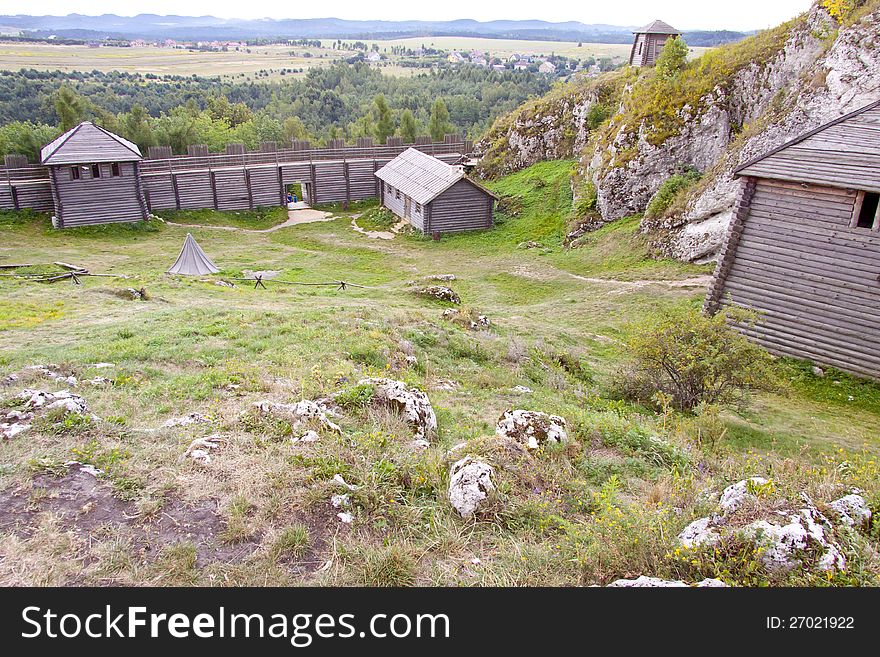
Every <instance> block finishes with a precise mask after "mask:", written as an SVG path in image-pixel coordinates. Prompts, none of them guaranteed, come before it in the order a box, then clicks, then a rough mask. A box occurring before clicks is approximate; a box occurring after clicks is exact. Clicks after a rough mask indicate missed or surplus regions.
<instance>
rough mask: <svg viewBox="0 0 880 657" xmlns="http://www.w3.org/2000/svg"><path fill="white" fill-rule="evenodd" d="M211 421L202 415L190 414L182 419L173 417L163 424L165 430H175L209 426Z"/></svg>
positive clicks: (181, 417)
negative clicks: (194, 426)
mask: <svg viewBox="0 0 880 657" xmlns="http://www.w3.org/2000/svg"><path fill="white" fill-rule="evenodd" d="M210 422H211V420H209V419H208V418H207V417H205V416H204V415H202V414H201V413H189V414H188V415H182V416H180V417H173V418H171V419H169V420H165V422H163V423H162V428H163V429H174V428H176V427H188V426H190V425H192V424H209V423H210Z"/></svg>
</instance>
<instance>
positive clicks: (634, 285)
mask: <svg viewBox="0 0 880 657" xmlns="http://www.w3.org/2000/svg"><path fill="white" fill-rule="evenodd" d="M566 273H568V275H569V276H571V277H572V278H576V279H577V280H579V281H584V282H586V283H597V284H599V285H609V286H611V287H616V288H618V289H620V291H621V292H630V291H632V290H640V289H642V288H643V287H649V286H651V285H665V286H667V287H708V286H709V284H710V283H711V282H712V276H711V275H709V274H704V275H702V276H694V277H693V278H684V279H681V280H670V281H658V280H641V281H620V280H617V279H614V278H590V277H588V276H579V275H577V274H572V273H571V272H566Z"/></svg>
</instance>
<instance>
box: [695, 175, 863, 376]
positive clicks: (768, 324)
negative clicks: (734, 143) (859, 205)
mask: <svg viewBox="0 0 880 657" xmlns="http://www.w3.org/2000/svg"><path fill="white" fill-rule="evenodd" d="M748 184H749V183H747V185H748ZM751 184H753V185H754V192H753V195H752V197H751V199H750V203H749V205H748V208H747V210H746V211H745V213H744V215H745V216H744V218H743V219H742V221H741V222H739V225H737V221H734V222H733V224H732V225H731V233H733V232H736V233H738V235H737V237H736V244H734V245H732V246H731V249H732V252H731V253H730V254H729V255H728V257H727V261H728V262H727V265H726V266H727V270H726V272H721V268H722V265H723V264H724V260H725V257H724V254H722V261H721V262H720V263H719V270H718V271H717V272H716V281H715V283H716V285H717V286H718V290H717V301H716V302H715V303H717V305H718V306H720V307H724V306H729V305H733V306H742V307H749V308H753V309H755V310H757V311H758V312H759V317H760V319H759V321H758V322H757V323H756V324H755V325H754V326H738V328H739V330H741V331H742V332H743V333H745V334H746V335H748V336H750V337H751V338H753V339H754V340H755V341H756V342H758V343H760V344H762V345H763V346H764V347H766V348H767V349H768V350H769V351H770V352H772V353H776V354H780V355H787V356H793V357H796V358H806V359H809V360H812V361H814V362H816V363H820V364H823V365H829V366H833V367H837V368H839V369H841V370H845V371H848V372H852V373H855V374H859V375H864V376H870V377H874V378H880V232H878V231H877V230H875V229H873V228H866V227H862V228H860V227H856V226H854V225H853V224H854V222H853V213H854V212H855V210H856V202H857V199H858V198H859V193H858V192H857V191H855V190H851V189H844V188H835V187H828V186H822V185H811V184H798V183H792V182H786V181H781V180H770V179H760V178H759V179H757V180H756V181H755V182H753V183H751ZM730 238H731V235H730V234H729V235H728V240H730ZM710 301H711V300H710ZM707 305H710V304H709V303H707ZM710 310H711V308H710Z"/></svg>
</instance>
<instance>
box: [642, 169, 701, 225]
mask: <svg viewBox="0 0 880 657" xmlns="http://www.w3.org/2000/svg"><path fill="white" fill-rule="evenodd" d="M699 179H700V172H699V171H697V170H696V169H690V170H688V171H686V172H684V173H682V174H678V175H675V176H670V177H669V178H667V179H666V181H665V182H664V183H663V184H662V185H660V189H658V190H657V193H656V194H654V196H653V197H652V198H651V201H650V203H648V209H647V212H646V214H647V215H648V216H649V217H651V218H658V217H661V216H663V214H664V213H665V212H666V211H667V210H668V209H669V208H670V207H671V206H672V204H673V202H674V201H675V198H676V197H677V196H678V194H679V193H680V192H681V191H683V190H685V189H687V188H688V187H690V186H691V185H693V184H694V183H695V182H697V181H698V180H699Z"/></svg>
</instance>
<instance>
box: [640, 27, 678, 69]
mask: <svg viewBox="0 0 880 657" xmlns="http://www.w3.org/2000/svg"><path fill="white" fill-rule="evenodd" d="M633 34H634V35H635V40H634V41H633V47H632V51H631V52H630V55H629V65H630V66H653V65H654V64H656V63H657V58H658V57H659V56H660V52H661V51H662V50H663V46H665V45H666V41H667V40H669V39H671V38H673V37H677V36H681V32H679V31H678V30H676V29H675V28H674V27H672V26H671V25H669V24H668V23H664V22H663V21H661V20H656V21H654V22H653V23H649V24H648V25H645V27H643V28H642V29H640V30H637V31H635V32H633Z"/></svg>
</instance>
